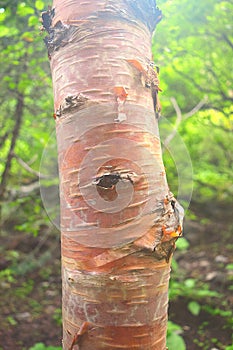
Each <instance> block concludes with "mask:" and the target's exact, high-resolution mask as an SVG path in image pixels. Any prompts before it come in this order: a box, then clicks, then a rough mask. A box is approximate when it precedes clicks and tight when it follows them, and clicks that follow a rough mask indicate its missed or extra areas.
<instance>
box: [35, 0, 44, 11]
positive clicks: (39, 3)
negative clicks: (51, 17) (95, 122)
mask: <svg viewBox="0 0 233 350" xmlns="http://www.w3.org/2000/svg"><path fill="white" fill-rule="evenodd" d="M35 6H36V8H37V10H39V11H41V10H43V8H44V7H45V4H44V2H43V1H41V0H37V1H36V2H35Z"/></svg>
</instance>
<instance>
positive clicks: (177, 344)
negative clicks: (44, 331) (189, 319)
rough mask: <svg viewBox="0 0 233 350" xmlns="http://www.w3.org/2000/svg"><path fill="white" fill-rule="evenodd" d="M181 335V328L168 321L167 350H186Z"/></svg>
mask: <svg viewBox="0 0 233 350" xmlns="http://www.w3.org/2000/svg"><path fill="white" fill-rule="evenodd" d="M181 334H182V329H181V327H180V326H178V325H177V324H175V323H173V322H171V321H168V329H167V346H168V349H169V350H177V349H179V350H186V345H185V342H184V339H183V338H182V336H181Z"/></svg>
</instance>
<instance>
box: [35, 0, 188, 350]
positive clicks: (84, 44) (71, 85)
mask: <svg viewBox="0 0 233 350" xmlns="http://www.w3.org/2000/svg"><path fill="white" fill-rule="evenodd" d="M42 19H43V25H44V28H45V30H47V32H48V37H47V38H46V39H45V41H46V44H47V47H48V50H49V55H50V59H51V61H50V63H51V71H52V78H53V89H54V109H55V117H56V128H57V140H58V157H59V172H60V202H61V240H62V281H63V349H64V350H78V349H79V350H90V349H91V350H109V349H135V350H165V349H166V324H167V304H168V282H169V276H170V262H171V256H172V252H173V250H174V248H175V241H176V240H177V239H178V238H179V237H180V236H181V235H182V218H183V211H182V208H181V207H180V206H179V204H178V203H177V201H176V200H175V198H174V197H173V195H172V194H171V193H170V191H169V188H168V184H167V181H166V175H165V170H164V165H163V162H162V155H161V147H160V140H159V133H158V124H157V120H156V118H154V108H155V111H156V112H159V110H160V105H159V101H158V96H157V94H158V91H160V89H159V80H158V71H157V69H156V67H155V66H154V64H153V63H152V62H151V59H152V54H151V34H152V32H153V30H154V27H155V25H156V24H157V23H158V22H159V20H160V19H161V12H160V11H159V10H158V9H157V7H156V2H155V1H154V0H153V1H152V0H119V1H115V0H114V1H113V0H107V1H106V0H95V1H93V0H87V1H82V0H54V2H53V8H52V9H49V10H48V11H47V12H46V13H44V14H43V15H42Z"/></svg>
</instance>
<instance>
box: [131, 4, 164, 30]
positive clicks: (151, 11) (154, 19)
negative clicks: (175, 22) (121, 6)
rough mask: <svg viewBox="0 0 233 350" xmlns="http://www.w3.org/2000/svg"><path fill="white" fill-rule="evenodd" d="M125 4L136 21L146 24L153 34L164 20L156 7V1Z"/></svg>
mask: <svg viewBox="0 0 233 350" xmlns="http://www.w3.org/2000/svg"><path fill="white" fill-rule="evenodd" d="M125 2H126V4H127V5H128V7H129V9H130V10H131V11H130V12H131V13H132V14H133V15H134V17H135V19H136V20H140V21H141V22H142V23H143V24H145V25H146V26H147V27H148V29H149V30H150V32H151V33H152V32H153V31H154V29H155V27H156V25H157V24H158V23H159V22H160V21H161V19H162V11H161V10H159V8H158V7H157V6H156V1H155V0H149V1H148V0H147V1H138V0H125Z"/></svg>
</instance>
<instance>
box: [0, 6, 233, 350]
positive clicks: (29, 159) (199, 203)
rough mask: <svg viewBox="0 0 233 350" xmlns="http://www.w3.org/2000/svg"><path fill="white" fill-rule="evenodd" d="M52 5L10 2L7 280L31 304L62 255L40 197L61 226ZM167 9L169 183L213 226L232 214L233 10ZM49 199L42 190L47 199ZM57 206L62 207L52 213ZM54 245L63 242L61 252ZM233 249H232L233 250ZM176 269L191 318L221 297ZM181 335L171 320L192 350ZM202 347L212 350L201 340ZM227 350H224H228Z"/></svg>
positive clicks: (0, 145)
mask: <svg viewBox="0 0 233 350" xmlns="http://www.w3.org/2000/svg"><path fill="white" fill-rule="evenodd" d="M48 5H49V1H47V0H36V1H34V0H25V1H18V0H17V1H16V0H0V39H1V40H0V62H1V64H0V76H1V91H0V101H1V112H0V215H1V222H0V227H1V233H0V238H1V240H2V244H1V247H0V254H1V258H0V268H1V269H0V282H1V286H2V287H3V289H4V290H5V289H7V288H11V286H14V287H15V288H16V286H17V283H20V282H19V280H18V279H19V276H21V277H22V278H23V280H25V281H26V282H25V281H24V282H22V285H21V286H20V287H19V286H17V288H18V289H17V288H16V291H18V293H19V291H20V293H21V294H20V297H21V298H22V297H23V296H24V297H27V298H28V295H30V293H31V292H32V290H33V288H34V287H33V285H34V282H33V278H34V277H32V276H31V275H30V273H33V274H35V271H37V273H38V275H39V276H40V278H44V279H45V280H47V279H49V278H51V276H52V274H53V273H54V271H53V267H50V266H46V263H47V262H49V261H51V259H52V258H53V257H54V256H53V255H54V254H55V253H54V252H55V251H56V252H57V251H59V243H58V239H59V233H58V231H57V230H56V229H55V228H54V227H53V225H51V224H50V222H49V219H48V216H47V214H46V211H45V210H44V209H43V203H42V200H41V196H40V181H43V183H42V188H43V189H44V191H45V192H46V193H47V194H48V193H49V191H50V195H49V198H50V199H49V200H51V201H50V202H48V206H47V208H46V209H47V210H49V209H51V213H49V215H50V217H52V216H53V218H54V219H55V218H56V215H57V213H58V206H57V204H56V203H57V202H58V198H57V192H56V189H57V183H56V179H57V175H56V174H57V166H56V141H55V133H54V119H53V96H52V85H51V75H50V68H49V60H48V57H47V52H46V49H45V45H44V43H43V37H44V36H45V34H44V33H43V32H41V31H40V26H41V23H40V16H41V11H43V10H45V9H47V7H48ZM158 5H159V7H160V8H161V9H162V11H163V20H162V21H161V23H159V25H158V27H157V29H156V32H155V36H154V37H153V46H152V49H153V58H154V61H155V63H156V65H158V66H159V67H160V81H161V88H162V90H163V92H162V93H160V99H161V102H162V106H163V107H162V108H163V109H162V118H161V119H160V132H161V139H162V147H163V152H164V161H165V166H166V171H167V176H168V180H169V184H170V187H171V190H172V191H173V192H174V193H175V194H176V195H178V197H180V199H181V201H182V203H183V204H184V205H185V206H186V209H187V207H188V204H189V201H190V197H191V194H192V202H191V206H190V208H189V210H188V212H187V217H188V219H189V220H194V219H195V220H198V221H199V222H202V223H203V225H204V224H205V223H206V222H208V215H209V214H210V212H211V211H212V212H213V213H216V210H219V209H220V208H222V210H225V209H226V210H227V208H231V206H232V195H233V182H232V175H233V169H232V160H233V134H232V129H233V106H232V101H233V84H232V83H233V70H232V59H233V55H232V53H233V30H232V29H233V24H232V13H233V3H232V1H221V0H205V1H203V2H198V3H197V2H196V1H188V0H179V1H178V0H160V1H158ZM47 145H48V146H47ZM45 149H46V151H44V150H45ZM44 152H46V153H45V154H44ZM41 159H42V167H41ZM40 172H42V175H41V179H40V178H39V173H40ZM51 175H52V177H51ZM54 179H55V182H54ZM54 186H55V187H54ZM192 190H193V193H192ZM45 192H43V190H42V196H43V193H45ZM49 203H51V204H52V206H54V207H53V208H49ZM196 208H198V210H196ZM228 210H230V209H228ZM54 211H55V212H54ZM198 212H199V213H201V215H200V218H199V217H197V216H198ZM205 220H206V221H205ZM223 220H224V219H223ZM198 229H199V228H198ZM225 234H226V236H227V234H229V232H225ZM23 235H26V240H25V239H24V241H23V244H24V247H23V248H22V247H21V245H20V244H21V243H19V242H20V240H21V238H20V237H23ZM33 237H34V238H33ZM227 237H228V236H227ZM33 239H35V241H33ZM227 239H228V238H227ZM48 240H52V242H57V243H56V244H55V243H53V244H52V245H51V244H48ZM29 241H30V242H34V243H29ZM9 242H10V243H9ZM14 242H15V243H14ZM182 242H183V243H179V245H180V246H179V250H180V251H183V252H187V251H188V250H189V249H190V244H189V242H188V240H183V241H182ZM191 243H192V242H191ZM228 245H229V249H232V244H231V245H230V243H229V244H228ZM26 246H28V247H26ZM216 249H217V248H216ZM56 254H57V258H58V260H59V253H56ZM178 256H179V255H178ZM226 261H227V260H226ZM223 263H224V262H223V261H222V264H223ZM57 266H59V263H58V264H57V265H56V269H57ZM221 266H222V265H221ZM232 266H233V265H232V264H228V265H226V264H225V265H224V269H225V268H226V269H227V270H228V271H232ZM173 271H174V272H173V273H174V280H173V281H172V283H171V290H170V294H171V295H170V297H171V299H174V300H175V299H176V298H179V297H183V298H187V308H188V309H189V311H190V312H191V314H193V315H198V314H199V313H200V309H201V307H202V306H200V304H201V303H200V300H201V299H202V298H207V297H211V296H212V297H213V298H214V297H216V298H219V297H220V296H219V294H218V292H215V291H210V290H209V286H208V285H206V284H201V283H200V281H199V282H198V277H196V278H193V277H192V278H187V275H186V274H185V273H183V274H182V273H180V269H179V266H178V264H177V262H176V259H174V262H173ZM55 273H58V274H59V270H58V269H57V270H56V272H55ZM28 276H30V278H29V277H28ZM21 277H20V278H21ZM17 280H18V282H17ZM25 283H26V284H25ZM43 283H45V282H43ZM58 283H60V281H59V282H58ZM19 288H20V289H19ZM43 288H46V286H44V285H43ZM7 290H8V289H7ZM37 292H38V291H37ZM223 299H224V298H223ZM205 301H206V299H205ZM42 304H43V303H42ZM30 305H33V306H32V308H34V309H33V310H34V311H33V312H34V314H33V315H34V317H35V318H37V317H39V316H38V315H39V313H40V305H38V303H36V302H35V301H31V304H30ZM46 305H47V304H46ZM58 305H59V303H58ZM30 307H31V306H30ZM226 308H227V306H226V305H225V306H224V304H221V307H220V308H219V309H217V308H216V307H215V308H214V307H212V309H211V307H210V308H209V311H208V312H209V313H211V312H212V313H213V312H215V313H217V314H218V315H219V314H220V315H221V316H223V317H226V319H227V321H226V322H228V321H229V317H230V316H231V315H229V313H228V314H224V315H223V313H224V312H225V313H226V312H228V311H226ZM59 310H60V309H59V306H57V307H56V308H55V309H54V311H53V312H52V319H53V320H54V322H55V324H57V325H60V311H59ZM213 310H214V311H213ZM216 310H219V311H216ZM41 312H42V311H41ZM218 312H219V313H218ZM0 322H1V320H0ZM6 322H7V324H8V326H9V325H10V326H11V327H16V326H17V324H18V321H17V318H16V319H15V318H14V316H12V315H11V314H9V315H8V317H7V321H6ZM180 334H181V328H180V326H177V325H175V324H174V323H172V322H170V323H169V330H168V343H169V350H173V349H178V348H179V350H182V349H185V344H184V342H183V339H182V337H181V336H180ZM37 341H38V343H37V344H36V345H35V348H36V349H37V348H38V349H39V348H41V349H42V348H45V349H46V348H47V347H46V346H45V345H43V344H42V343H39V341H40V339H37ZM213 344H214V341H213ZM32 345H33V342H32V343H31V346H32ZM54 345H56V343H54ZM226 345H228V344H225V345H224V346H226ZM195 346H196V348H201V349H209V348H208V346H207V347H205V346H206V345H205V343H203V344H202V345H201V344H200V341H199V343H198V344H196V345H195ZM222 346H223V345H222ZM196 348H195V349H196ZM223 348H224V347H221V344H220V345H219V349H223ZM0 349H1V344H0ZM2 349H5V348H2ZM8 349H10V346H8ZM19 349H27V347H23V345H22V346H21V347H19ZM51 349H52V347H51ZM190 349H192V348H191V347H190ZM227 349H228V348H227ZM229 349H231V347H229Z"/></svg>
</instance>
